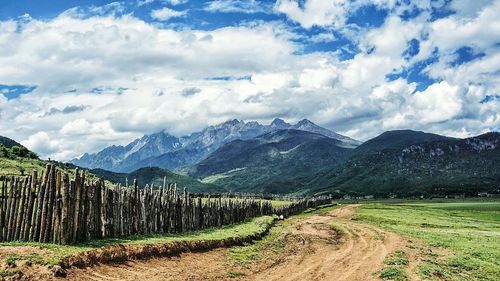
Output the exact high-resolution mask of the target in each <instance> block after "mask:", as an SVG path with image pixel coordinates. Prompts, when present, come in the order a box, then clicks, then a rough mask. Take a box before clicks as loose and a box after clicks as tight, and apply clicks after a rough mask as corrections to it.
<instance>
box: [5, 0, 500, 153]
mask: <svg viewBox="0 0 500 281" xmlns="http://www.w3.org/2000/svg"><path fill="white" fill-rule="evenodd" d="M313 2H314V1H307V3H305V4H304V6H303V7H299V6H298V5H295V4H294V3H292V2H291V1H278V3H277V4H276V5H277V6H276V9H288V10H287V11H289V12H290V15H289V17H290V19H292V17H295V19H293V20H294V21H297V22H299V23H300V24H302V25H303V26H305V27H312V26H315V25H324V26H327V27H329V28H335V26H336V25H339V26H342V24H344V23H345V17H346V16H345V15H346V13H349V11H346V10H345V9H346V7H344V6H342V5H346V4H342V3H341V1H338V2H328V3H327V4H328V5H333V6H328V5H327V4H324V3H323V2H326V1H316V2H314V3H313ZM498 2H499V1H497V2H495V3H496V4H494V5H498ZM308 3H309V4H308ZM280 5H285V6H282V7H281V8H279V7H280ZM286 5H288V6H286ZM308 5H309V6H308ZM322 5H326V6H322ZM349 5H350V4H349ZM381 5H382V4H381ZM387 5H391V4H390V3H389V4H387ZM287 7H288V8H287ZM322 7H323V8H324V9H326V10H324V9H323V8H322ZM495 7H497V6H487V7H485V8H483V9H482V10H480V11H478V12H477V13H475V15H476V16H472V17H470V18H467V19H462V18H460V17H458V16H451V17H448V19H446V20H448V22H446V21H444V20H438V21H435V22H428V19H429V15H428V14H423V15H422V16H420V17H417V18H414V19H412V20H409V21H402V20H400V19H399V18H398V17H397V16H395V15H393V14H391V15H390V16H389V17H388V18H387V19H386V21H385V23H384V24H383V25H382V26H381V27H380V28H375V29H366V30H359V31H358V32H355V33H353V35H352V39H353V41H354V42H355V43H356V44H357V46H358V48H359V49H360V50H361V52H360V53H359V54H357V55H356V56H354V58H352V59H349V60H344V61H340V60H339V58H338V57H337V53H336V52H335V51H332V52H315V53H310V54H303V53H302V46H301V45H300V43H298V42H297V38H301V37H300V36H301V35H300V34H295V33H294V32H293V28H295V27H293V28H289V27H288V26H286V25H285V24H283V23H281V22H268V23H263V22H252V23H247V24H245V25H240V26H229V27H221V28H217V29H214V30H192V29H182V30H173V29H170V28H165V27H162V25H156V24H151V23H147V22H144V21H142V20H140V19H138V18H135V17H133V16H131V15H123V16H118V15H116V14H105V15H95V16H86V17H81V16H79V15H78V13H76V12H73V13H71V12H68V13H63V14H61V15H59V16H58V17H56V18H53V19H50V20H38V19H31V18H30V19H18V20H17V21H14V20H10V21H3V22H1V21H0V65H1V66H2V67H0V84H2V85H29V86H37V88H36V89H35V90H34V91H33V92H32V93H30V94H25V95H22V96H20V97H19V98H16V99H11V100H6V99H5V98H2V97H3V95H0V112H1V114H0V130H1V131H2V134H5V135H8V136H12V137H13V138H14V139H17V140H23V144H26V145H27V146H28V147H30V148H32V149H33V150H34V151H36V152H38V153H40V154H41V155H42V156H43V157H52V158H55V159H59V160H67V159H71V158H73V157H76V156H79V155H81V154H83V153H84V152H94V151H97V150H99V149H102V148H103V147H106V146H109V145H111V144H126V143H128V142H130V141H131V140H132V139H134V138H136V137H139V136H141V135H142V134H145V133H152V132H155V131H160V130H162V129H167V131H169V132H171V133H173V134H177V135H182V134H185V133H190V132H193V131H195V130H199V129H202V128H203V127H205V126H206V125H207V124H215V123H218V122H222V121H225V120H226V119H230V118H241V119H247V120H259V121H264V122H267V121H269V120H270V119H272V118H274V117H277V116H280V117H284V118H287V119H288V120H290V121H294V120H297V119H301V118H310V119H312V120H314V121H316V122H318V123H319V124H321V125H325V126H327V127H329V128H332V129H334V130H337V131H339V132H341V133H346V134H348V135H350V136H353V137H356V138H360V139H363V140H364V139H367V138H369V137H373V136H374V135H376V134H378V133H381V132H382V131H384V130H388V129H401V128H412V129H418V130H424V131H430V132H436V133H446V134H450V135H455V136H464V135H471V134H478V133H482V132H485V131H488V130H494V129H496V130H498V128H500V113H499V112H500V101H498V100H493V101H490V102H487V103H480V101H482V100H483V99H484V98H485V97H486V96H487V95H495V94H498V93H499V92H500V78H499V77H498V73H499V71H500V70H499V65H500V52H499V51H498V46H497V45H495V44H494V42H495V40H497V39H496V38H499V36H494V35H496V34H497V32H498V30H497V28H496V27H497V26H498V24H497V21H498V18H500V16H499V15H498V11H499V10H500V9H495ZM335 9H339V10H338V11H339V14H336V13H335ZM177 12H178V11H177ZM315 12H317V13H316V14H315ZM342 13H343V14H342ZM444 23H449V25H446V26H445V25H444ZM483 29H484V30H483ZM329 32H330V31H327V32H325V33H323V34H319V35H318V36H317V37H318V38H317V40H319V41H323V40H324V41H327V40H334V38H333V36H332V35H333V33H329ZM443 32H444V33H446V34H442V33H443ZM487 33H488V34H490V35H491V36H489V37H488V36H486V34H487ZM413 38H416V39H417V40H419V41H420V52H419V53H418V54H417V55H416V56H415V57H413V58H411V59H410V60H406V59H404V58H403V57H402V53H403V52H404V50H405V49H406V48H407V46H408V42H409V41H410V40H411V39H413ZM302 39H304V40H308V38H302ZM309 39H310V40H314V39H311V38H309ZM471 42H472V43H473V45H474V48H475V49H477V50H478V52H484V53H485V56H484V57H483V58H481V59H477V60H474V61H471V62H468V63H465V64H462V65H460V66H452V65H450V64H449V62H450V60H451V58H452V54H453V53H454V51H455V50H456V48H459V47H461V46H464V45H467V44H469V43H471ZM436 48H437V49H438V50H439V51H438V52H439V56H440V59H439V61H438V62H436V63H434V64H432V65H429V66H428V67H427V68H426V69H425V71H426V73H428V74H429V75H430V76H431V77H433V78H435V79H437V80H438V81H440V82H436V83H435V84H434V85H431V86H430V87H428V88H427V89H426V90H425V91H422V92H418V91H417V92H415V91H416V87H417V84H416V83H409V82H408V81H406V80H405V79H403V78H400V79H396V80H394V81H389V80H388V79H387V78H386V75H387V74H389V73H393V72H398V71H401V70H402V69H408V68H411V66H412V65H413V64H414V63H416V62H418V61H421V60H423V59H426V58H428V57H429V56H430V55H431V53H432V51H433V50H434V49H436ZM217 77H242V78H243V79H231V80H229V81H226V80H220V79H219V80H217V79H214V78H217ZM97 88H99V89H101V90H96V89H97ZM186 89H188V90H186ZM189 89H192V90H189ZM186 93H188V94H186ZM190 93H194V94H190ZM64 109H68V110H64ZM186 120H189V122H186Z"/></svg>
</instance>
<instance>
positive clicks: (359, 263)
mask: <svg viewBox="0 0 500 281" xmlns="http://www.w3.org/2000/svg"><path fill="white" fill-rule="evenodd" d="M356 207H357V206H353V205H350V206H344V207H341V208H338V209H335V210H333V211H330V212H327V213H323V214H316V215H312V216H310V217H306V218H293V219H291V220H292V222H291V223H289V224H288V225H287V227H286V228H284V230H283V232H282V233H281V234H280V236H279V238H278V239H282V240H283V242H284V247H283V249H282V250H281V251H280V252H279V253H278V254H277V255H266V254H265V253H263V257H264V258H262V259H260V260H259V261H257V262H253V263H250V264H244V265H241V264H236V263H234V262H233V261H231V260H230V259H228V252H229V251H230V250H229V249H227V248H219V249H215V250H212V251H208V252H203V253H181V254H179V255H177V256H174V257H168V258H152V259H148V260H138V261H128V262H125V263H121V264H100V265H94V266H92V267H88V268H84V269H73V270H70V271H69V272H68V276H67V278H68V279H69V280H301V281H303V280H377V279H378V274H377V272H378V271H379V270H380V269H381V266H382V264H383V261H384V259H385V258H386V257H387V256H388V255H389V254H391V253H393V252H394V251H396V250H398V249H404V248H405V244H406V243H408V242H407V241H405V240H404V239H403V238H401V237H399V236H397V235H395V234H392V233H389V232H385V231H383V230H381V229H378V228H376V227H373V226H370V225H367V224H364V223H360V222H357V221H353V220H351V219H352V217H353V216H354V215H355V211H356ZM332 224H334V225H335V226H334V227H333V228H332ZM412 263H414V262H413V260H412V259H411V258H410V266H409V267H408V268H412V267H413V266H414V265H413V264H412ZM410 277H411V278H412V279H417V278H416V276H414V275H413V274H411V273H410Z"/></svg>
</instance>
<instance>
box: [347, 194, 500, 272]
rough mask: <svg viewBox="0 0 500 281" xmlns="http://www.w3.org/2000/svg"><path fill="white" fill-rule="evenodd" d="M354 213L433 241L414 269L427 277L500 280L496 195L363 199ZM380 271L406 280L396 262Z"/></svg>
mask: <svg viewBox="0 0 500 281" xmlns="http://www.w3.org/2000/svg"><path fill="white" fill-rule="evenodd" d="M355 219H356V220H360V221H363V222H368V223H371V224H374V225H377V226H379V227H382V228H385V229H386V230H389V231H392V232H396V233H399V234H401V235H403V236H406V237H411V238H416V239H419V240H421V241H423V242H424V243H427V244H428V245H430V246H432V247H434V248H435V249H436V250H435V251H428V252H427V253H425V255H424V257H423V258H422V262H421V263H420V264H419V265H418V267H417V269H416V270H417V272H418V274H419V275H420V277H421V278H423V279H425V280H499V279H498V278H499V276H500V202H498V201H492V202H479V201H476V202H452V203H407V204H383V203H372V204H364V205H362V206H361V207H360V208H359V211H358V214H357V216H356V218H355ZM440 250H442V251H440ZM399 258H400V259H401V257H399ZM381 277H383V278H386V277H387V279H392V280H405V277H404V276H402V275H401V274H399V269H398V267H397V266H390V267H388V268H386V269H385V270H384V271H382V272H381Z"/></svg>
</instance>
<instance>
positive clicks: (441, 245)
mask: <svg viewBox="0 0 500 281" xmlns="http://www.w3.org/2000/svg"><path fill="white" fill-rule="evenodd" d="M263 219H264V220H268V221H269V223H270V220H271V218H270V217H267V218H265V217H262V218H256V219H254V220H252V221H250V222H246V223H243V224H240V225H235V226H230V227H226V228H223V229H220V230H219V229H214V230H207V231H205V232H203V233H201V234H193V235H192V237H191V236H190V238H192V239H195V240H196V239H202V240H203V239H215V238H220V237H225V236H224V235H231V237H233V236H238V235H240V236H246V235H248V234H249V233H253V232H256V233H260V232H261V231H262V230H259V229H260V228H261V227H262V225H266V224H265V223H264V224H263V222H262V220H263ZM259 221H260V222H259ZM267 225H268V226H269V224H267ZM249 226H253V228H255V229H251V228H252V227H249ZM219 232H220V233H219ZM172 239H183V238H181V237H171V238H168V239H167V238H162V240H155V239H153V240H151V238H149V239H148V240H145V241H150V242H154V241H156V242H157V243H161V242H162V241H163V242H165V241H170V240H172ZM197 241H198V240H197ZM122 243H125V244H126V243H133V241H129V242H123V241H122ZM97 246H98V245H97ZM67 247H69V246H57V249H60V248H64V249H66V248H67ZM71 247H73V248H75V247H78V245H77V246H71ZM23 249H24V250H30V251H34V250H36V251H38V252H36V253H32V252H30V253H25V256H26V255H28V254H29V257H31V258H30V259H33V261H32V262H33V265H32V266H31V265H30V266H26V265H24V267H23V265H22V264H19V262H17V266H21V268H24V269H29V270H28V271H26V272H24V271H23V273H24V275H21V279H26V280H36V279H40V280H47V278H49V279H50V278H52V279H53V280H59V278H56V277H50V276H51V275H50V274H51V272H50V271H49V269H48V268H47V267H43V266H35V264H36V263H37V261H36V259H35V257H39V256H47V255H50V253H49V252H47V251H49V250H50V249H42V248H36V247H33V246H31V248H30V247H15V245H14V244H7V245H4V246H2V247H1V248H0V259H3V258H5V257H6V260H7V263H8V260H9V257H12V256H6V254H7V253H12V252H18V255H21V254H22V253H20V251H22V250H23ZM66 250H67V249H66ZM44 251H45V252H44ZM75 251H76V250H75ZM46 252H47V253H46ZM35 254H37V255H35ZM52 255H54V254H53V253H52ZM11 259H12V258H11ZM15 268H16V267H14V268H10V269H9V270H10V271H15V270H16V269H15ZM30 270H31V271H30ZM43 271H45V272H43ZM4 272H6V271H5V270H4ZM41 273H43V274H41ZM4 276H5V275H4V274H3V273H2V277H4ZM498 276H500V202H498V201H496V202H495V201H493V202H453V203H422V202H419V203H398V204H394V203H391V204H389V203H367V204H362V205H359V204H356V205H345V206H343V205H341V206H330V207H327V208H320V209H316V210H309V211H306V212H304V213H302V214H299V215H295V216H292V217H291V218H289V219H286V220H284V221H279V222H277V223H276V224H275V226H274V227H273V228H271V230H270V232H269V234H268V235H266V236H264V238H263V239H262V240H259V241H255V243H252V244H248V245H244V246H237V247H230V248H218V249H215V250H211V251H206V252H192V253H183V254H180V255H178V256H173V257H170V258H152V259H148V260H133V261H128V262H126V263H120V264H100V265H96V266H92V267H88V268H83V269H71V270H69V271H68V275H67V279H68V280H134V281H135V280H148V281H155V280H276V281H277V280H280V281H281V280H286V281H292V280H300V281H305V280H318V281H319V280H498Z"/></svg>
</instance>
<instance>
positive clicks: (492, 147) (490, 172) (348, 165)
mask: <svg viewBox="0 0 500 281" xmlns="http://www.w3.org/2000/svg"><path fill="white" fill-rule="evenodd" d="M381 144H383V145H381ZM382 147H383V148H382ZM498 163H500V133H498V132H490V133H486V134H483V135H479V136H476V137H470V138H465V139H457V138H450V137H445V136H439V135H434V134H427V133H423V132H415V131H409V130H403V131H392V132H386V133H383V134H382V135H380V136H378V137H375V138H373V139H371V140H369V141H367V142H365V143H364V144H363V145H361V146H359V147H358V148H356V149H354V150H353V153H352V156H351V157H350V158H349V160H347V161H346V162H345V163H344V164H342V165H339V166H337V167H332V168H330V169H324V170H323V171H320V172H318V173H317V174H314V175H311V176H310V178H309V181H308V182H307V184H306V186H308V190H304V192H306V193H310V194H311V193H334V194H335V193H337V194H339V195H343V194H348V195H354V196H357V195H361V196H365V195H373V196H375V197H386V196H388V195H391V194H392V195H394V196H397V197H408V196H421V195H425V196H447V195H453V194H458V195H467V196H476V195H477V194H478V193H480V192H493V193H499V192H500V165H499V164H498Z"/></svg>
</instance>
